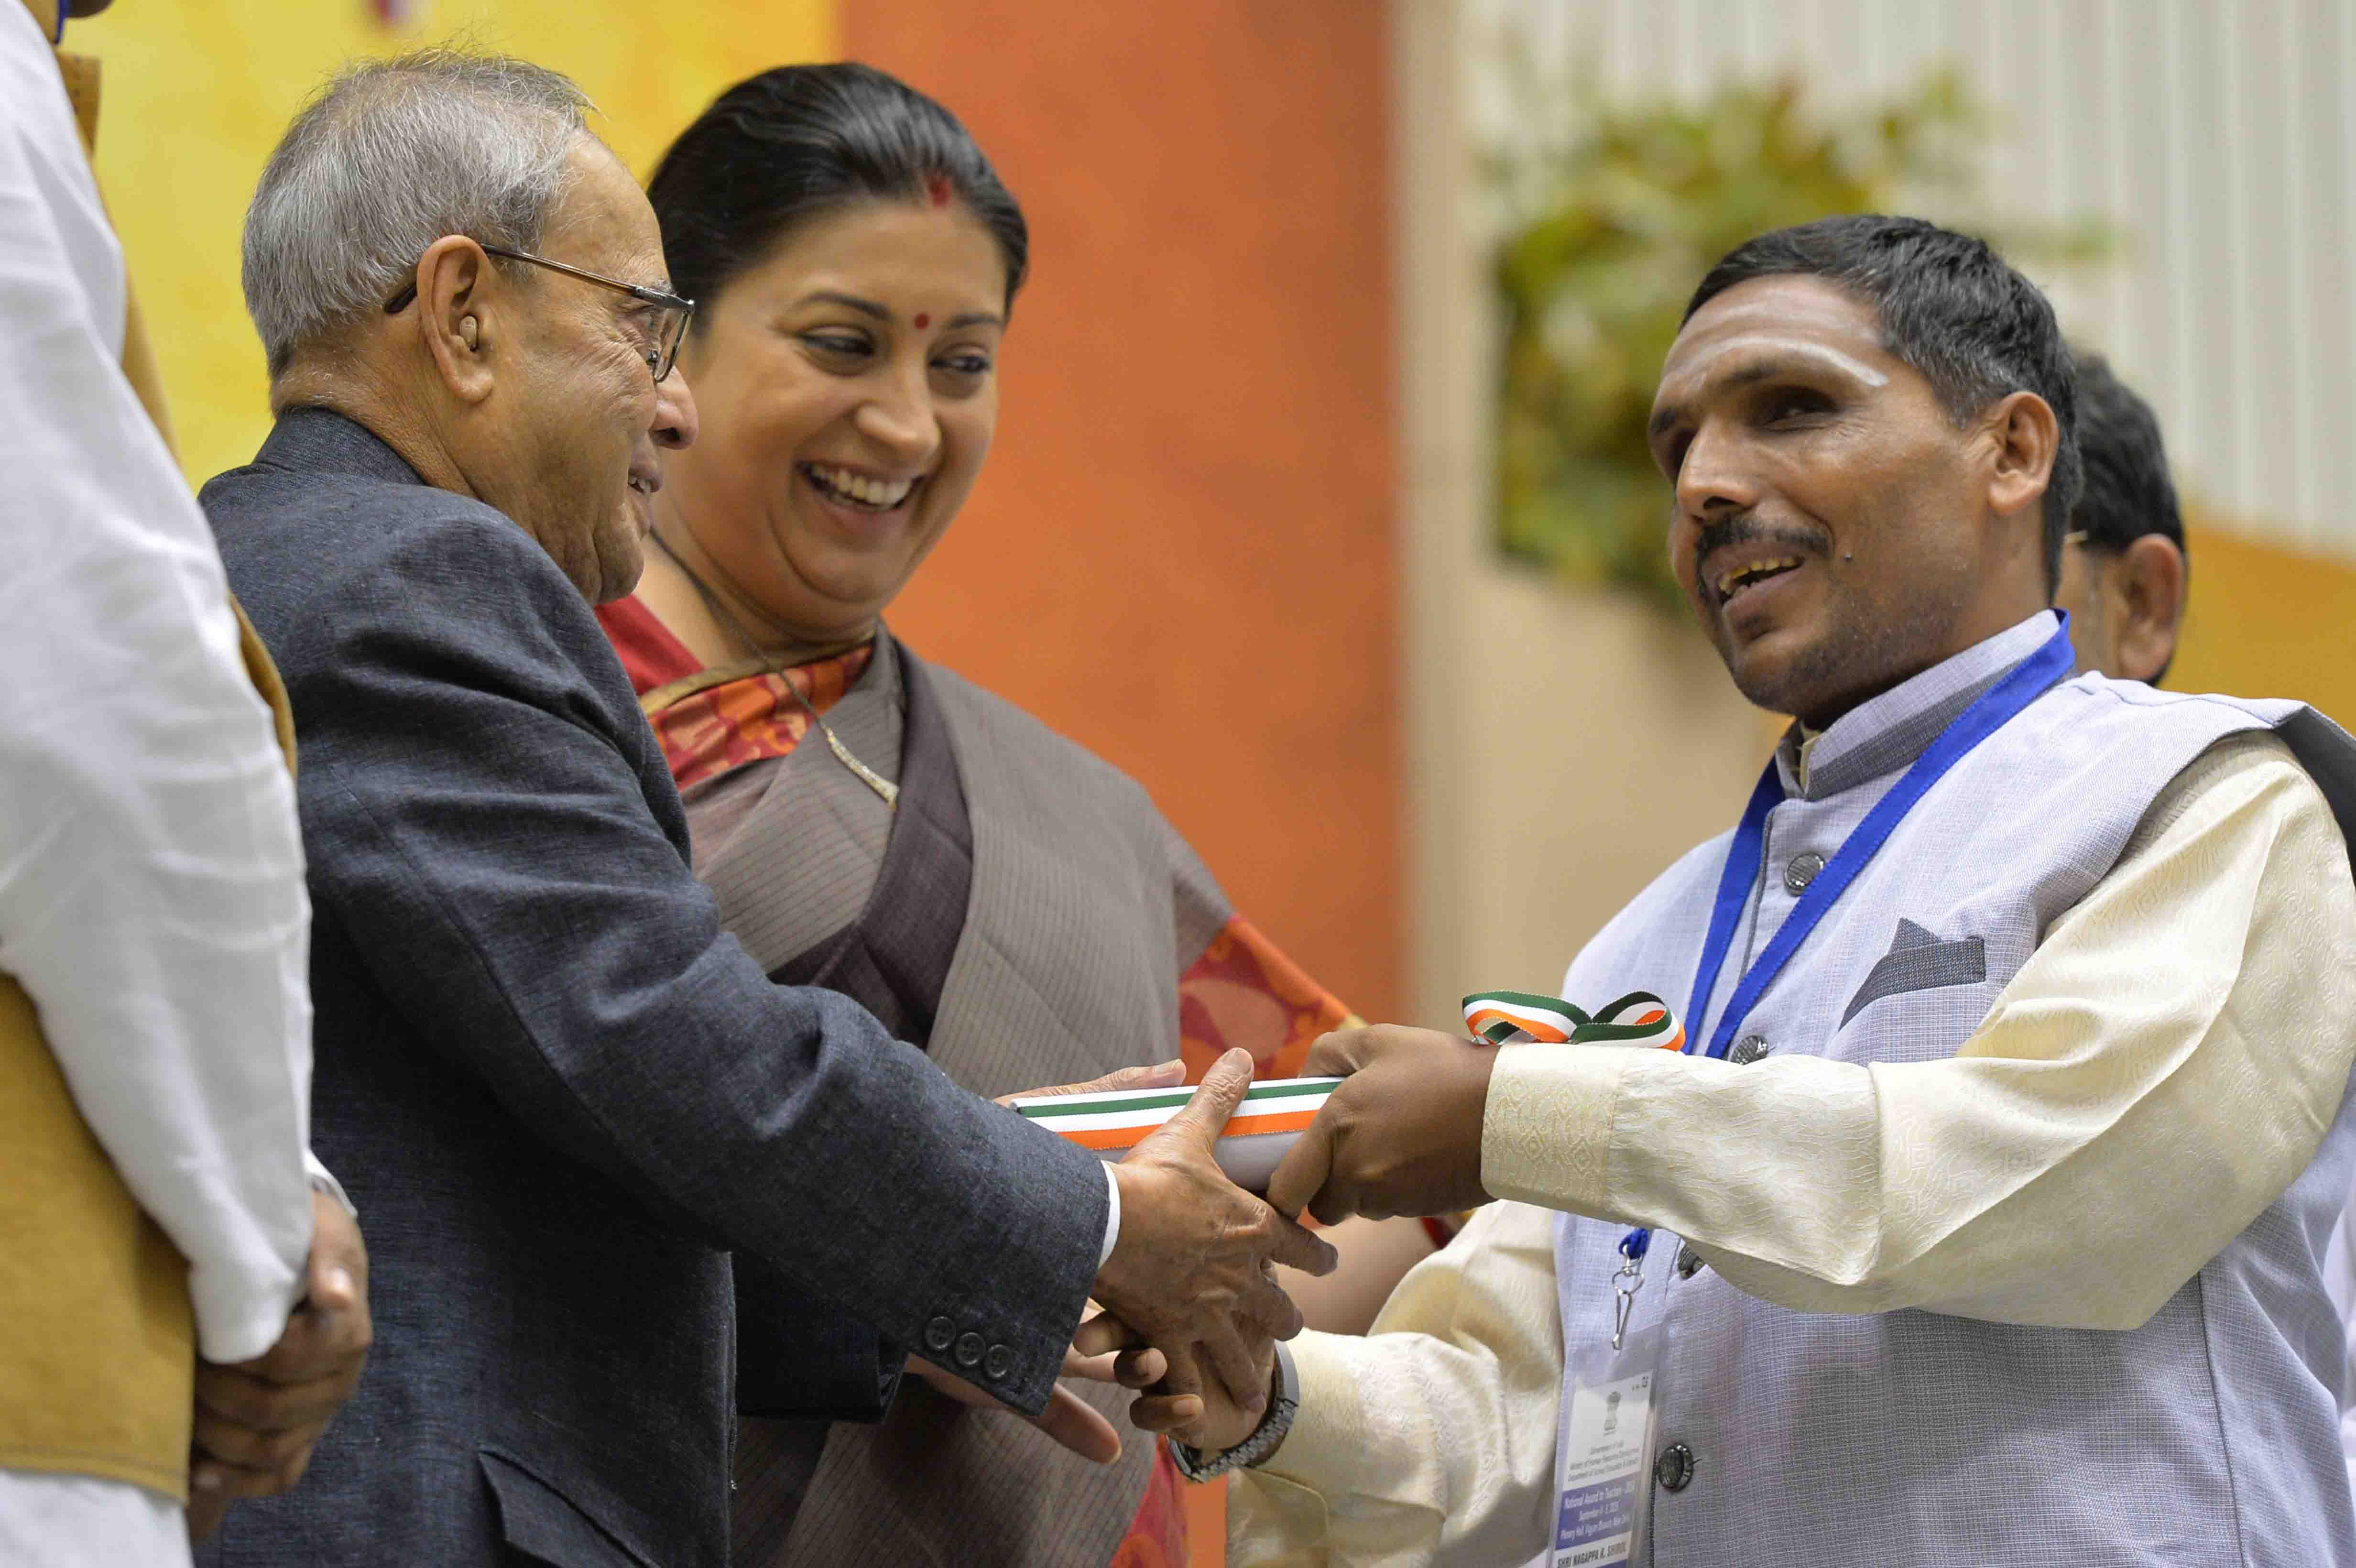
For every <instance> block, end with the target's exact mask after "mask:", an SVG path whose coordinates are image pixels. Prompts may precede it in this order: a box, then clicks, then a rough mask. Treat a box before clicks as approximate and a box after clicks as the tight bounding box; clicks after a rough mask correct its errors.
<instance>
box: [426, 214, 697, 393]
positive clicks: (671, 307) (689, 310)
mask: <svg viewBox="0 0 2356 1568" xmlns="http://www.w3.org/2000/svg"><path fill="white" fill-rule="evenodd" d="M477 243H480V241H477ZM483 249H484V250H485V251H488V252H490V253H491V254H492V255H494V256H505V257H506V258H507V259H508V260H509V261H529V262H530V263H531V264H532V265H533V266H535V267H546V268H547V269H548V270H549V271H551V272H562V273H564V274H565V275H566V276H567V277H573V278H579V279H582V280H583V281H584V282H586V283H595V284H597V285H598V286H599V287H600V288H608V289H616V290H619V291H620V292H621V293H626V294H627V295H629V296H630V297H631V298H632V299H634V300H637V301H639V302H641V303H642V304H649V305H652V306H653V307H654V308H655V309H656V310H657V311H658V312H659V313H660V315H659V318H658V320H657V321H656V324H655V347H654V348H653V349H652V350H651V351H649V352H648V355H647V357H646V359H647V368H648V369H649V370H651V371H653V372H654V373H655V380H656V381H657V382H658V383H660V382H661V380H662V379H663V378H664V377H666V376H669V374H670V368H671V366H672V365H673V364H674V363H676V362H677V361H678V359H679V346H680V344H682V343H684V342H686V341H687V327H688V323H690V322H691V321H693V320H694V319H695V302H694V301H693V300H691V299H686V298H683V297H681V296H680V295H679V294H667V293H663V292H662V290H660V289H650V288H648V287H647V286H646V284H644V283H624V282H623V281H622V280H621V279H619V278H609V277H606V276H605V274H604V273H602V272H590V271H589V270H588V269H586V268H585V267H575V266H573V265H570V264H569V263H567V262H563V261H550V260H549V259H548V258H547V257H545V256H535V255H533V254H532V253H531V252H530V251H510V250H509V249H508V248H507V247H506V246H504V245H485V246H483ZM416 297H417V280H416V279H414V278H412V279H411V280H410V281H409V282H408V283H403V284H402V287H401V292H400V293H397V294H395V295H393V296H392V297H391V299H389V300H387V301H385V302H384V314H385V315H400V314H401V313H402V311H404V310H407V309H408V308H409V302H410V301H412V300H413V299H415V298H416Z"/></svg>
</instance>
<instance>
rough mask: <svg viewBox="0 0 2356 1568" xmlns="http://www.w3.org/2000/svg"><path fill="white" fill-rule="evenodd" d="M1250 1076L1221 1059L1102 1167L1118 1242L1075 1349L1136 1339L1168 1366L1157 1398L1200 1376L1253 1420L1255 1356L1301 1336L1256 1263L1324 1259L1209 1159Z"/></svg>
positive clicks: (1176, 1394) (1322, 1265)
mask: <svg viewBox="0 0 2356 1568" xmlns="http://www.w3.org/2000/svg"><path fill="white" fill-rule="evenodd" d="M1251 1076H1252V1060H1251V1053H1250V1052H1249V1051H1243V1050H1241V1049H1237V1050H1235V1051H1228V1052H1227V1053H1226V1055H1225V1056H1223V1057H1221V1058H1220V1059H1219V1060H1218V1061H1217V1063H1216V1064H1215V1065H1214V1066H1213V1067H1212V1069H1211V1071H1210V1072H1207V1073H1205V1075H1204V1078H1203V1083H1202V1085H1201V1086H1200V1087H1199V1088H1197V1089H1196V1090H1195V1091H1194V1098H1193V1099H1192V1100H1190V1101H1188V1102H1187V1104H1186V1107H1185V1109H1183V1110H1182V1111H1180V1112H1179V1113H1178V1115H1175V1116H1173V1117H1172V1118H1171V1119H1170V1121H1169V1122H1168V1123H1166V1124H1165V1125H1162V1127H1160V1128H1158V1129H1157V1130H1156V1131H1154V1132H1153V1133H1152V1134H1151V1136H1148V1137H1147V1138H1145V1139H1144V1141H1142V1142H1141V1143H1140V1144H1139V1145H1138V1146H1137V1147H1136V1148H1134V1149H1132V1150H1131V1151H1130V1155H1129V1157H1128V1158H1126V1159H1124V1160H1122V1161H1121V1162H1120V1164H1119V1165H1118V1166H1116V1167H1115V1168H1114V1175H1115V1179H1117V1180H1118V1181H1119V1183H1120V1236H1119V1240H1118V1241H1117V1242H1116V1243H1115V1244H1114V1247H1113V1253H1112V1256H1111V1257H1110V1258H1108V1259H1107V1260H1106V1263H1105V1265H1104V1267H1103V1268H1102V1269H1101V1270H1100V1271H1098V1275H1097V1288H1096V1296H1097V1299H1098V1300H1099V1301H1101V1302H1102V1303H1104V1305H1105V1307H1106V1308H1107V1309H1108V1316H1107V1317H1098V1318H1096V1319H1093V1320H1092V1321H1090V1322H1089V1323H1087V1324H1084V1325H1082V1326H1081V1328H1080V1332H1079V1335H1078V1337H1077V1338H1076V1340H1075V1343H1076V1345H1077V1346H1078V1347H1079V1348H1080V1349H1081V1350H1082V1351H1084V1352H1086V1353H1088V1354H1098V1353H1101V1352H1103V1351H1107V1350H1113V1349H1120V1348H1121V1347H1122V1346H1124V1345H1127V1344H1130V1343H1133V1342H1135V1341H1139V1340H1141V1341H1142V1342H1143V1343H1145V1344H1147V1345H1150V1346H1152V1347H1153V1348H1155V1349H1159V1350H1161V1351H1162V1352H1163V1354H1164V1355H1165V1356H1166V1357H1167V1359H1168V1362H1169V1370H1168V1374H1167V1376H1166V1377H1165V1378H1164V1379H1163V1380H1162V1387H1163V1389H1164V1390H1165V1391H1166V1394H1167V1395H1168V1396H1169V1397H1171V1398H1173V1399H1178V1398H1183V1397H1186V1396H1189V1395H1194V1394H1197V1393H1198V1392H1199V1390H1200V1389H1201V1387H1202V1383H1201V1381H1200V1380H1201V1378H1202V1377H1203V1376H1204V1375H1205V1374H1207V1375H1208V1376H1210V1377H1215V1378H1216V1379H1217V1380H1218V1381H1220V1383H1221V1384H1223V1385H1224V1386H1225V1389H1226V1392H1227V1393H1228V1394H1229V1395H1230V1396H1231V1397H1232V1398H1233V1400H1234V1401H1235V1403H1237V1405H1238V1406H1239V1407H1241V1408H1243V1409H1246V1410H1248V1411H1249V1412H1250V1413H1252V1414H1253V1415H1254V1416H1255V1417H1256V1416H1257V1415H1258V1413H1259V1412H1260V1411H1262V1410H1264V1409H1266V1408H1267V1404H1268V1368H1267V1362H1266V1360H1265V1359H1264V1357H1265V1351H1264V1349H1262V1347H1263V1346H1264V1344H1265V1342H1266V1341H1267V1340H1268V1339H1270V1338H1271V1337H1272V1338H1274V1339H1290V1338H1292V1336H1293V1335H1295V1334H1297V1333H1299V1332H1300V1331H1301V1313H1300V1310H1299V1309H1298V1308H1297V1307H1294V1306H1293V1305H1292V1299H1291V1297H1290V1296H1286V1295H1285V1294H1284V1291H1283V1290H1282V1288H1280V1286H1279V1285H1277V1283H1276V1281H1275V1280H1274V1279H1273V1278H1272V1277H1271V1276H1270V1274H1269V1269H1268V1266H1267V1265H1268V1264H1271V1263H1280V1264H1287V1265H1289V1266H1290V1267H1293V1268H1297V1269H1300V1270H1301V1271H1302V1272H1304V1273H1307V1274H1312V1275H1323V1274H1329V1273H1331V1272H1332V1271H1333V1264H1334V1261H1335V1259H1334V1253H1333V1248H1332V1247H1331V1246H1329V1245H1327V1244H1326V1243H1323V1242H1321V1241H1319V1240H1318V1239H1317V1238H1316V1237H1314V1236H1312V1235H1311V1234H1310V1233H1309V1232H1307V1231H1304V1230H1302V1229H1301V1226H1300V1225H1298V1224H1297V1223H1295V1222H1294V1221H1290V1220H1288V1219H1286V1218H1285V1217H1284V1216H1283V1215H1281V1214H1280V1213H1278V1212H1277V1211H1275V1210H1274V1209H1272V1208H1270V1207H1269V1205H1268V1204H1266V1203H1263V1202H1261V1201H1260V1200H1258V1199H1257V1198H1254V1197H1253V1196H1252V1195H1251V1194H1250V1193H1248V1192H1246V1191H1244V1190H1243V1189H1241V1188H1239V1187H1237V1186H1236V1185H1235V1183H1233V1182H1231V1181H1229V1180H1228V1179H1227V1178H1226V1173H1225V1172H1223V1171H1221V1170H1220V1169H1219V1167H1218V1163H1217V1161H1216V1160H1215V1158H1213V1157H1212V1147H1213V1146H1214V1145H1215V1144H1216V1143H1217V1142H1218V1138H1219V1134H1220V1132H1221V1131H1222V1130H1223V1129H1224V1128H1225V1127H1226V1125H1227V1118H1228V1117H1229V1116H1231V1115H1234V1114H1235V1110H1236V1107H1237V1105H1240V1104H1243V1098H1244V1093H1245V1091H1246V1090H1248V1089H1249V1088H1250V1087H1251ZM1180 1408H1187V1407H1180Z"/></svg>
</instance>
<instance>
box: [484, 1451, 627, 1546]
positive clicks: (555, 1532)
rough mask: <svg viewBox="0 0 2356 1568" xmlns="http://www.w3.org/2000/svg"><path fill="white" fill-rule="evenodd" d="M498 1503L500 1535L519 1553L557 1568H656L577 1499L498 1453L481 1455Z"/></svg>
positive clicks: (492, 1493) (491, 1452) (515, 1461)
mask: <svg viewBox="0 0 2356 1568" xmlns="http://www.w3.org/2000/svg"><path fill="white" fill-rule="evenodd" d="M475 1458H476V1461H477V1463H478V1464H480V1465H481V1466H482V1467H483V1479H484V1480H486V1481H487V1482H489V1483H490V1488H491V1496H492V1497H493V1498H494V1499H496V1500H497V1502H498V1515H499V1534H500V1537H501V1538H502V1539H503V1540H505V1541H507V1543H508V1545H509V1547H511V1548H513V1549H514V1550H515V1551H518V1552H522V1553H523V1554H524V1555H525V1556H527V1557H530V1558H532V1559H534V1560H535V1561H537V1562H541V1563H549V1564H551V1565H552V1568H655V1563H654V1561H653V1559H651V1558H649V1557H647V1556H645V1555H643V1554H642V1553H640V1552H637V1551H635V1550H633V1549H632V1548H631V1547H629V1546H627V1545H626V1544H624V1543H623V1541H622V1540H621V1538H620V1537H619V1536H617V1535H616V1534H614V1532H613V1531H609V1530H607V1529H606V1528H605V1526H604V1525H602V1524H599V1523H598V1522H597V1521H596V1520H594V1519H592V1518H591V1517H590V1516H589V1515H588V1514H587V1513H585V1512H584V1511H583V1509H581V1506H580V1505H579V1504H577V1503H575V1502H574V1501H573V1499H570V1498H568V1497H566V1496H565V1495H564V1494H563V1493H562V1492H561V1491H558V1490H557V1489H556V1488H555V1487H553V1486H552V1485H551V1484H549V1483H548V1482H547V1481H545V1480H542V1479H541V1477H538V1476H536V1475H534V1474H533V1473H532V1472H531V1471H530V1470H529V1469H526V1468H525V1467H523V1466H522V1465H521V1464H520V1463H519V1462H518V1461H517V1460H515V1459H513V1458H510V1457H509V1456H507V1455H505V1454H502V1453H500V1452H499V1451H498V1450H497V1449H495V1448H478V1449H477V1450H476V1451H475Z"/></svg>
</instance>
